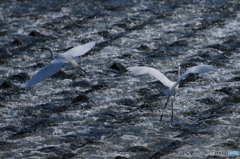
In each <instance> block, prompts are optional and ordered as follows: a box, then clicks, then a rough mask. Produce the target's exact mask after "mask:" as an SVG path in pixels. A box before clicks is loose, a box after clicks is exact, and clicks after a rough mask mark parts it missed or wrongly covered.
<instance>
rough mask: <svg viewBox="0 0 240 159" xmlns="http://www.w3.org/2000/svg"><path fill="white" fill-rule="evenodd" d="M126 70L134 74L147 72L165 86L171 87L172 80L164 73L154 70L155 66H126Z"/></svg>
mask: <svg viewBox="0 0 240 159" xmlns="http://www.w3.org/2000/svg"><path fill="white" fill-rule="evenodd" d="M127 70H128V71H130V72H131V73H132V74H134V75H143V74H149V75H152V76H153V77H155V78H156V79H158V80H159V81H160V82H162V83H163V84H164V85H165V86H167V87H171V86H172V85H173V84H174V82H172V81H170V80H169V79H168V78H167V77H166V76H165V75H164V74H162V73H161V72H159V71H158V70H156V69H155V68H151V67H128V68H127Z"/></svg>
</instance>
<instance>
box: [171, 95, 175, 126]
mask: <svg viewBox="0 0 240 159" xmlns="http://www.w3.org/2000/svg"><path fill="white" fill-rule="evenodd" d="M174 100H175V95H174V97H173V100H172V117H171V122H172V123H173V101H174Z"/></svg>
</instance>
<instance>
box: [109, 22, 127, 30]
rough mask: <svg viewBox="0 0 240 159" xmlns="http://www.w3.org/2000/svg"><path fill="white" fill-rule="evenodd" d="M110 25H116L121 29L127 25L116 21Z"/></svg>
mask: <svg viewBox="0 0 240 159" xmlns="http://www.w3.org/2000/svg"><path fill="white" fill-rule="evenodd" d="M112 26H116V27H119V28H123V29H127V27H128V26H127V25H126V24H125V23H116V24H113V25H112Z"/></svg>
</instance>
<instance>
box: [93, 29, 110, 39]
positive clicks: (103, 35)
mask: <svg viewBox="0 0 240 159" xmlns="http://www.w3.org/2000/svg"><path fill="white" fill-rule="evenodd" d="M97 34H98V35H101V36H102V37H104V38H105V39H111V38H113V35H112V34H110V33H109V32H108V31H100V32H98V33H97Z"/></svg>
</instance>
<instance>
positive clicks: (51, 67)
mask: <svg viewBox="0 0 240 159" xmlns="http://www.w3.org/2000/svg"><path fill="white" fill-rule="evenodd" d="M95 43H96V42H95V41H93V42H90V43H87V44H84V45H80V46H77V47H74V48H72V49H70V50H68V51H67V52H65V53H63V54H58V55H57V56H56V57H55V58H54V54H53V51H52V49H51V48H45V49H47V50H49V51H50V53H51V58H52V59H53V60H52V61H51V62H50V63H49V64H48V65H46V66H45V67H43V68H42V69H41V70H39V71H38V72H37V73H36V74H35V75H33V77H32V78H31V79H30V80H28V81H27V82H26V83H24V84H22V85H21V86H22V87H31V86H33V85H35V84H37V83H39V82H41V81H44V80H45V79H47V78H49V77H51V76H52V75H54V74H56V73H57V72H59V71H60V70H61V68H62V67H67V68H69V67H73V68H74V69H75V70H76V67H78V68H80V66H79V65H78V63H77V62H76V61H75V58H76V57H77V56H81V55H84V54H85V53H87V52H88V51H89V50H90V49H91V48H93V46H94V45H95ZM80 69H81V68H80ZM76 71H77V70H76Z"/></svg>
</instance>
